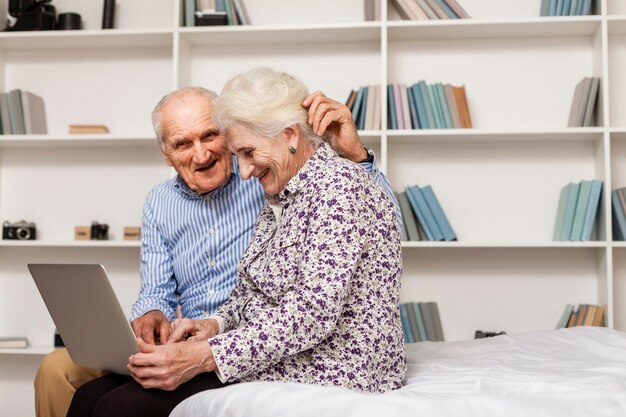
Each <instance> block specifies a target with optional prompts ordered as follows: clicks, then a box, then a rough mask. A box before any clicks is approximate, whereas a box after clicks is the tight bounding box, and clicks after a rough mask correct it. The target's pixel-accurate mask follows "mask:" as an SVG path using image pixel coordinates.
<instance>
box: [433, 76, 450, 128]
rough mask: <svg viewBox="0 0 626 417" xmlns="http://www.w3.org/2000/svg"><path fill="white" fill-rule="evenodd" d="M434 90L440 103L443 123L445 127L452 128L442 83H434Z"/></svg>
mask: <svg viewBox="0 0 626 417" xmlns="http://www.w3.org/2000/svg"><path fill="white" fill-rule="evenodd" d="M435 91H436V92H437V99H438V100H439V102H440V103H441V114H442V115H443V124H444V126H445V127H446V129H452V128H453V127H454V125H453V124H452V117H451V116H450V107H449V106H448V100H447V99H446V92H445V91H444V88H443V84H442V83H436V84H435Z"/></svg>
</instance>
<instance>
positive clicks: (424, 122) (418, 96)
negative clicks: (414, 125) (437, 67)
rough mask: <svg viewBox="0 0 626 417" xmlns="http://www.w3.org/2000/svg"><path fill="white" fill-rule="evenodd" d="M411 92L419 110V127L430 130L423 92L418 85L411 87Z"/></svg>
mask: <svg viewBox="0 0 626 417" xmlns="http://www.w3.org/2000/svg"><path fill="white" fill-rule="evenodd" d="M411 91H412V92H413V100H414V101H415V108H416V110H417V120H418V126H419V128H420V129H428V117H427V116H426V106H425V105H424V98H423V97H422V90H421V89H420V87H419V85H418V84H417V83H416V84H413V85H412V86H411Z"/></svg>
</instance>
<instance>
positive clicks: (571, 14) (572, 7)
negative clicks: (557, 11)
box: [568, 0, 578, 16]
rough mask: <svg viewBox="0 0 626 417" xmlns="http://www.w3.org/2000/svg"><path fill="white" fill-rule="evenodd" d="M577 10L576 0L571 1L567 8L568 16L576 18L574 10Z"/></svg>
mask: <svg viewBox="0 0 626 417" xmlns="http://www.w3.org/2000/svg"><path fill="white" fill-rule="evenodd" d="M577 9H578V0H572V1H571V2H570V6H569V13H568V14H569V15H570V16H576V15H577V14H578V13H577V12H576V10H577Z"/></svg>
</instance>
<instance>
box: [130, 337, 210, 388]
mask: <svg viewBox="0 0 626 417" xmlns="http://www.w3.org/2000/svg"><path fill="white" fill-rule="evenodd" d="M137 344H138V345H139V350H140V352H139V353H135V354H134V355H131V356H130V357H129V358H128V365H127V367H128V370H129V371H130V374H131V376H132V377H133V379H135V381H137V382H138V383H139V384H141V386H142V387H144V388H159V389H162V390H165V391H172V390H174V389H176V388H177V387H178V386H179V385H181V384H183V383H185V382H187V381H189V380H190V379H191V378H193V377H194V376H196V375H198V374H200V373H203V372H211V371H214V370H215V369H216V367H215V361H214V360H213V354H212V352H211V345H209V343H208V342H207V341H206V340H203V341H200V342H182V343H173V344H167V345H160V346H157V345H151V344H148V343H146V342H144V341H143V340H142V339H141V338H137Z"/></svg>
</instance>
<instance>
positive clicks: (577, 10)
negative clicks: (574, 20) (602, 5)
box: [540, 0, 593, 16]
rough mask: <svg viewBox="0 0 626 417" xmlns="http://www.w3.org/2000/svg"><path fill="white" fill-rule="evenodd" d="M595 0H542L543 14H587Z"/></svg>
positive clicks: (541, 13) (541, 12)
mask: <svg viewBox="0 0 626 417" xmlns="http://www.w3.org/2000/svg"><path fill="white" fill-rule="evenodd" d="M592 3H593V0H541V11H540V15H541V16H586V15H588V14H590V13H591V6H592Z"/></svg>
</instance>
